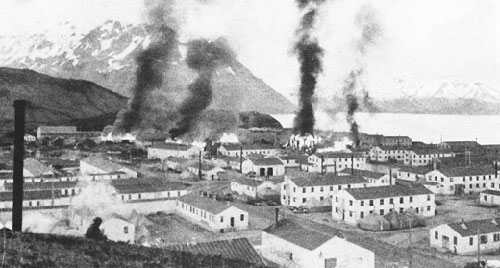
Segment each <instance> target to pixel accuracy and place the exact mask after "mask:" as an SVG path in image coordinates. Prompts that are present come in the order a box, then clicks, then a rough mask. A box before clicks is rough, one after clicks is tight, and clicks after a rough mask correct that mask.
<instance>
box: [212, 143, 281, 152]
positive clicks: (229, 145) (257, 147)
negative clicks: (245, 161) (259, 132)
mask: <svg viewBox="0 0 500 268" xmlns="http://www.w3.org/2000/svg"><path fill="white" fill-rule="evenodd" d="M241 146H243V150H272V149H277V148H276V147H274V146H272V145H269V144H263V143H256V144H243V145H242V144H239V143H224V144H221V147H224V148H225V149H226V150H228V151H239V150H240V149H241Z"/></svg>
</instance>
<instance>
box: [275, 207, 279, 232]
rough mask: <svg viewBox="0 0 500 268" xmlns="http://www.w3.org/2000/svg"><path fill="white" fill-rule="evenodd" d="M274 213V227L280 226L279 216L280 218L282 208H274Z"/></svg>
mask: <svg viewBox="0 0 500 268" xmlns="http://www.w3.org/2000/svg"><path fill="white" fill-rule="evenodd" d="M274 212H275V219H274V223H275V225H274V226H276V227H277V226H278V220H279V216H280V208H274Z"/></svg>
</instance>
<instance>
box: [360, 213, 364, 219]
mask: <svg viewBox="0 0 500 268" xmlns="http://www.w3.org/2000/svg"><path fill="white" fill-rule="evenodd" d="M359 217H360V218H361V219H362V218H364V217H365V213H364V212H363V211H361V213H359Z"/></svg>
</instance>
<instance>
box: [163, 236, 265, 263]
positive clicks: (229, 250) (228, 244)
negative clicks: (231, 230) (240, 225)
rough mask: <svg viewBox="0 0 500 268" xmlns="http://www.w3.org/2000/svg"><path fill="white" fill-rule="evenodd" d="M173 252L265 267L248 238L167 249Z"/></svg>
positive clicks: (172, 246) (182, 245)
mask: <svg viewBox="0 0 500 268" xmlns="http://www.w3.org/2000/svg"><path fill="white" fill-rule="evenodd" d="M165 248H166V249H168V250H172V251H182V252H190V253H193V254H195V255H196V254H201V255H216V256H222V257H223V258H227V259H231V260H242V261H245V262H248V263H253V264H257V265H259V266H265V264H264V262H263V261H262V258H261V257H260V255H259V254H258V253H257V251H256V250H255V249H254V247H253V246H252V244H250V241H248V239H247V238H236V239H229V240H220V241H212V242H204V243H192V244H179V245H170V246H166V247H165Z"/></svg>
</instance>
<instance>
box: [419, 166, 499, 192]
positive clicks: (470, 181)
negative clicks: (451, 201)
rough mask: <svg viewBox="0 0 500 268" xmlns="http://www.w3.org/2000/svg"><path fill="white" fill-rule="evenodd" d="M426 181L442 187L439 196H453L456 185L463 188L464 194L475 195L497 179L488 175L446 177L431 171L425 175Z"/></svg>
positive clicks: (492, 175) (436, 171)
mask: <svg viewBox="0 0 500 268" xmlns="http://www.w3.org/2000/svg"><path fill="white" fill-rule="evenodd" d="M425 179H426V181H429V182H438V183H440V184H442V185H443V186H444V187H442V189H441V190H440V193H441V194H444V195H453V194H455V189H456V188H457V185H462V187H464V192H465V193H470V192H472V193H477V192H481V191H483V190H486V189H488V188H490V187H491V185H492V183H495V182H497V181H498V180H499V179H498V178H495V175H494V174H489V175H474V176H462V177H447V176H445V175H443V174H442V173H441V172H439V171H438V170H433V171H431V172H429V173H427V174H426V177H425Z"/></svg>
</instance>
